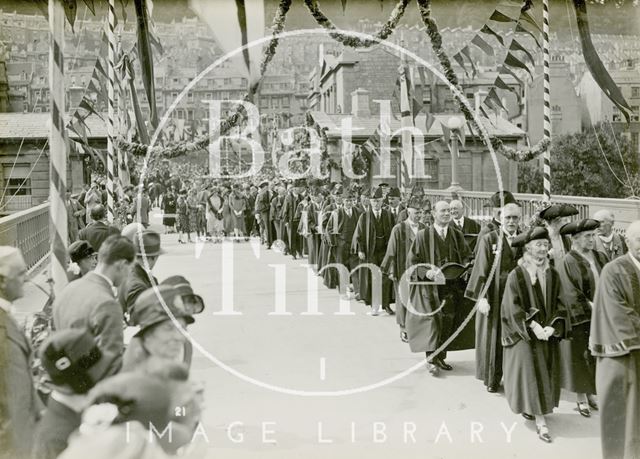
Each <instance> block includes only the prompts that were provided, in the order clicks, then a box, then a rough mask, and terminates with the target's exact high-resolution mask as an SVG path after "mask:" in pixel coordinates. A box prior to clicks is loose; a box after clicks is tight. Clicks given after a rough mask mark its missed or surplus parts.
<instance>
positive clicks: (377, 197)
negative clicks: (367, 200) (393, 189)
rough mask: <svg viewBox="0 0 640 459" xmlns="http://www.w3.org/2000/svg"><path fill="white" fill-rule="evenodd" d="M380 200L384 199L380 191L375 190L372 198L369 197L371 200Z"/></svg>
mask: <svg viewBox="0 0 640 459" xmlns="http://www.w3.org/2000/svg"><path fill="white" fill-rule="evenodd" d="M382 198H384V195H383V194H382V189H381V188H376V191H375V192H374V193H373V196H372V197H371V199H382Z"/></svg>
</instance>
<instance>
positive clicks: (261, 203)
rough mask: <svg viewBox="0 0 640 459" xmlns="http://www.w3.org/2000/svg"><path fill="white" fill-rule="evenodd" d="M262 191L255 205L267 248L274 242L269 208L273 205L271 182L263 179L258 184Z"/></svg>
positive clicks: (257, 219) (263, 240)
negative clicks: (270, 190) (270, 189)
mask: <svg viewBox="0 0 640 459" xmlns="http://www.w3.org/2000/svg"><path fill="white" fill-rule="evenodd" d="M258 187H259V189H260V191H258V195H257V196H256V202H255V207H254V214H255V217H256V221H257V222H258V225H260V239H262V243H263V244H266V245H267V248H268V249H269V248H271V243H272V242H273V235H272V234H271V220H270V218H271V217H270V215H269V209H270V207H271V193H270V192H269V182H268V181H267V180H263V181H262V182H260V185H259V186H258Z"/></svg>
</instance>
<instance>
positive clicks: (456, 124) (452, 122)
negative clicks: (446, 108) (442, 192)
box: [447, 116, 462, 193]
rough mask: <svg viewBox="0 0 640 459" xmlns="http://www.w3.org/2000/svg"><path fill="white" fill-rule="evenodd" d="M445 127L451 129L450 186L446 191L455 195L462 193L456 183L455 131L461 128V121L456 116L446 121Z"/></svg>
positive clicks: (458, 184)
mask: <svg viewBox="0 0 640 459" xmlns="http://www.w3.org/2000/svg"><path fill="white" fill-rule="evenodd" d="M447 126H448V127H449V129H451V185H449V188H447V191H450V192H452V193H457V192H458V191H462V187H461V186H460V183H459V182H458V137H457V135H456V131H458V130H460V129H461V128H462V120H461V119H460V117H458V116H452V117H451V118H449V120H448V121H447Z"/></svg>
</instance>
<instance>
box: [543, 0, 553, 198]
mask: <svg viewBox="0 0 640 459" xmlns="http://www.w3.org/2000/svg"><path fill="white" fill-rule="evenodd" d="M542 55H543V81H544V106H543V118H544V123H543V131H544V139H545V140H551V81H550V76H549V0H542ZM543 161H544V165H543V171H542V175H543V184H542V188H543V200H544V201H546V202H549V201H551V145H550V144H548V145H547V148H546V149H545V151H544V156H543Z"/></svg>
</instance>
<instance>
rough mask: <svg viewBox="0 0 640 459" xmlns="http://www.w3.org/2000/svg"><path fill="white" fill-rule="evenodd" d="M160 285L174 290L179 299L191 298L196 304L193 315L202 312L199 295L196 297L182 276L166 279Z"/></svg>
mask: <svg viewBox="0 0 640 459" xmlns="http://www.w3.org/2000/svg"><path fill="white" fill-rule="evenodd" d="M160 285H170V286H171V287H173V288H174V289H176V291H177V292H178V295H180V296H181V297H185V296H189V297H191V299H193V302H194V303H195V304H197V308H196V310H195V311H192V312H193V314H200V313H201V312H202V311H204V300H203V299H202V297H201V296H200V295H197V294H195V293H194V291H193V289H192V288H191V284H190V283H189V281H188V280H187V279H185V278H184V277H182V276H171V277H167V278H166V279H165V280H163V281H162V282H161V283H160ZM183 301H184V300H183Z"/></svg>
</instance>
